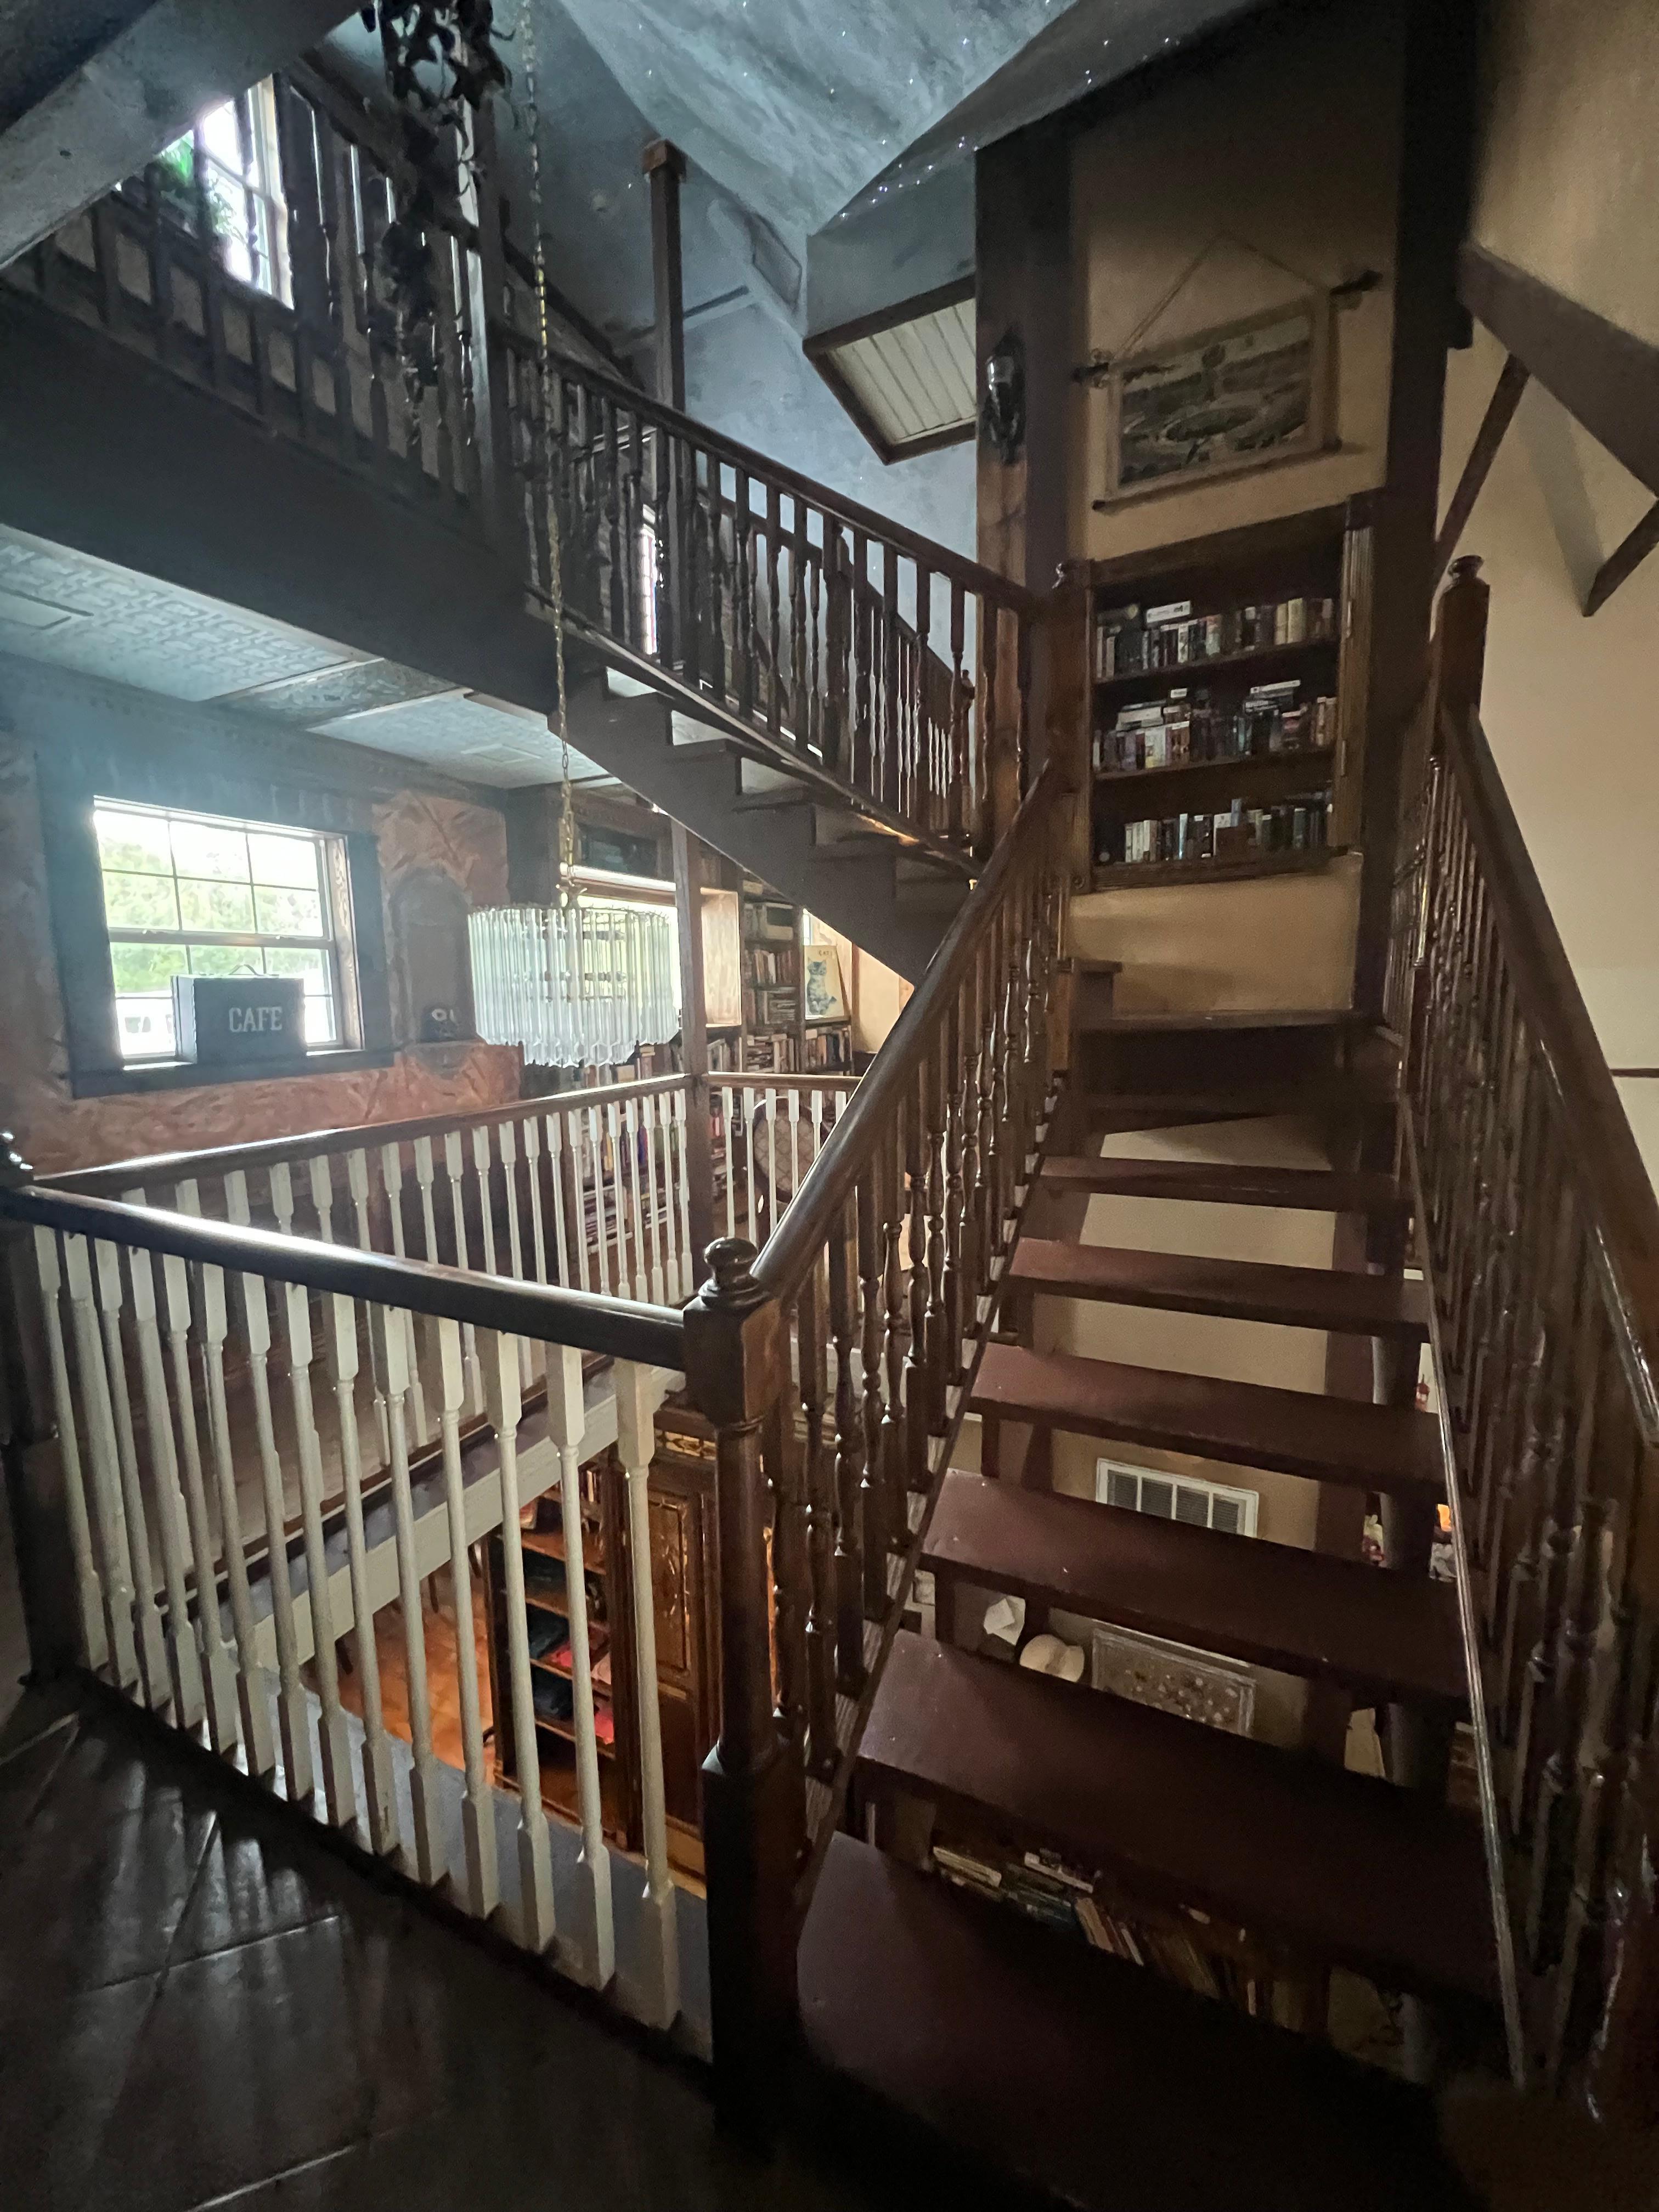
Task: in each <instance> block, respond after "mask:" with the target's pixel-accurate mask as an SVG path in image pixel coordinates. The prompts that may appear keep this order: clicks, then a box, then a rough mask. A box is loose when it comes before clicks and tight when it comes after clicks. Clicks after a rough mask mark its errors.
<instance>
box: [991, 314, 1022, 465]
mask: <svg viewBox="0 0 1659 2212" xmlns="http://www.w3.org/2000/svg"><path fill="white" fill-rule="evenodd" d="M980 428H981V432H982V433H983V435H984V437H985V441H986V443H987V445H988V446H989V447H991V448H992V450H993V452H994V453H995V454H996V456H997V459H999V460H1000V461H1001V462H1002V463H1003V464H1004V465H1005V466H1009V467H1012V465H1013V463H1014V462H1016V461H1017V460H1018V459H1019V451H1020V447H1022V446H1023V445H1024V442H1025V348H1024V345H1023V344H1022V343H1020V338H1019V334H1018V331H1012V330H1009V331H1005V332H1004V333H1003V335H1002V337H1000V339H999V340H998V342H997V345H996V349H995V350H994V352H993V353H992V354H991V355H990V356H989V358H988V359H987V362H986V363H985V404H984V407H983V408H982V410H981V413H980Z"/></svg>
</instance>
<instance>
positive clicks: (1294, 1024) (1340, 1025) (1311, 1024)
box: [1088, 1006, 1376, 1036]
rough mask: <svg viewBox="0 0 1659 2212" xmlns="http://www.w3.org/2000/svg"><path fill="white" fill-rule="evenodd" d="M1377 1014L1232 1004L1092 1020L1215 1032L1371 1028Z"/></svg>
mask: <svg viewBox="0 0 1659 2212" xmlns="http://www.w3.org/2000/svg"><path fill="white" fill-rule="evenodd" d="M1375 1019H1376V1018H1375V1016H1374V1015H1371V1014H1367V1013H1362V1012H1360V1011H1359V1009H1358V1007H1354V1006H1257V1007H1238V1008H1229V1009H1227V1010H1226V1011H1225V1012H1219V1013H1172V1012H1167V1011H1165V1012H1147V1013H1140V1012H1135V1011H1134V1009H1133V1008H1132V1007H1131V1008H1118V1007H1115V1008H1114V1009H1113V1011H1112V1012H1110V1013H1109V1014H1106V1013H1103V1014H1101V1015H1099V1016H1097V1018H1095V1019H1093V1020H1091V1022H1090V1023H1089V1024H1088V1026H1089V1028H1090V1029H1091V1030H1096V1031H1100V1032H1106V1031H1110V1032H1114V1033H1115V1034H1116V1035H1118V1036H1143V1035H1155V1034H1156V1035H1165V1036H1169V1035H1178V1034H1184V1033H1186V1032H1188V1031H1191V1032H1192V1033H1193V1034H1194V1035H1195V1036H1215V1035H1220V1034H1227V1033H1231V1032H1232V1031H1235V1030H1351V1029H1369V1028H1370V1027H1371V1026H1372V1025H1373V1024H1374V1022H1375Z"/></svg>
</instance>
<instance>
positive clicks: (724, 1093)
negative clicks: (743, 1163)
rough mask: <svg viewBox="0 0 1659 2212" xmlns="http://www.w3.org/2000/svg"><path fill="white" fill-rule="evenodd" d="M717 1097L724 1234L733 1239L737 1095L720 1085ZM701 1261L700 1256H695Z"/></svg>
mask: <svg viewBox="0 0 1659 2212" xmlns="http://www.w3.org/2000/svg"><path fill="white" fill-rule="evenodd" d="M718 1096H719V1097H720V1106H721V1113H720V1126H721V1127H722V1128H723V1129H724V1131H725V1133H726V1235H727V1236H728V1237H735V1236H736V1235H737V1233H738V1223H737V1203H738V1198H737V1189H738V1173H737V1153H736V1151H735V1149H734V1147H733V1144H732V1122H733V1121H736V1119H737V1103H738V1094H737V1092H736V1091H735V1090H733V1089H732V1086H731V1085H729V1084H725V1083H723V1084H721V1085H720V1090H719V1093H718ZM696 1256H697V1258H698V1260H699V1261H701V1259H702V1254H701V1253H699V1254H698V1255H696Z"/></svg>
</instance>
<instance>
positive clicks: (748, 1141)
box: [743, 1083, 760, 1244]
mask: <svg viewBox="0 0 1659 2212" xmlns="http://www.w3.org/2000/svg"><path fill="white" fill-rule="evenodd" d="M743 1156H744V1159H745V1160H746V1161H747V1162H748V1164H749V1183H748V1188H747V1190H746V1191H745V1192H744V1210H745V1212H746V1214H747V1217H748V1226H747V1227H746V1228H745V1229H744V1232H743V1233H744V1236H745V1237H747V1238H748V1239H749V1242H750V1243H751V1244H758V1243H760V1236H759V1231H758V1226H757V1222H756V1218H755V1086H754V1085H753V1084H752V1083H747V1084H745V1085H744V1091H743Z"/></svg>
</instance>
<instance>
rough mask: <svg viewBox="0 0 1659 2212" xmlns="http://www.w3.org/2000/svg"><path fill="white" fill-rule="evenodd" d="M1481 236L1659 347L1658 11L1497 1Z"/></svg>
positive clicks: (1489, 16)
mask: <svg viewBox="0 0 1659 2212" xmlns="http://www.w3.org/2000/svg"><path fill="white" fill-rule="evenodd" d="M1481 74H1482V79H1483V84H1482V103H1481V125H1480V140H1479V149H1478V155H1477V161H1476V171H1475V191H1474V211H1473V216H1472V220H1471V222H1470V232H1471V234H1472V236H1473V237H1474V239H1475V240H1476V241H1477V242H1478V243H1479V244H1480V245H1481V246H1485V247H1486V249H1487V251H1488V252H1492V253H1496V254H1498V255H1500V256H1501V257H1502V258H1503V259H1504V260H1505V261H1512V262H1514V263H1516V265H1517V266H1518V267H1520V268H1522V269H1527V270H1531V272H1532V273H1533V275H1534V276H1541V277H1542V278H1543V280H1544V282H1545V283H1547V284H1551V285H1553V287H1554V288H1555V289H1556V290H1557V291H1558V292H1565V294H1566V295H1567V296H1568V298H1569V299H1573V300H1577V301H1580V302H1582V304H1583V306H1585V307H1593V308H1595V311H1596V313H1598V314H1601V315H1605V316H1607V319H1608V320H1609V321H1611V322H1615V323H1619V324H1621V325H1623V326H1624V328H1625V329H1626V330H1628V331H1634V332H1635V333H1636V334H1637V336H1638V337H1643V338H1645V339H1647V340H1648V341H1649V343H1650V344H1659V220H1656V215H1655V210H1656V209H1659V8H1656V7H1655V5H1654V4H1653V0H1489V5H1488V8H1487V11H1486V40H1485V46H1484V52H1483V57H1482V72H1481Z"/></svg>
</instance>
